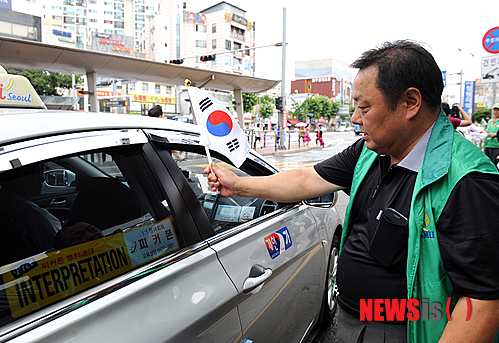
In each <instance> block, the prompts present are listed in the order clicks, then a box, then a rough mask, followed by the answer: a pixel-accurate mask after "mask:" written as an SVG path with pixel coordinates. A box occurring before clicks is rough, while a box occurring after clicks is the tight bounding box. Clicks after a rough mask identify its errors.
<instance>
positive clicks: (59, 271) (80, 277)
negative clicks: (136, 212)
mask: <svg viewBox="0 0 499 343" xmlns="http://www.w3.org/2000/svg"><path fill="white" fill-rule="evenodd" d="M178 248H179V245H178V240H177V237H176V234H175V231H174V230H173V226H172V221H171V217H169V218H166V219H164V220H162V221H159V222H156V223H153V224H150V225H145V226H142V227H139V228H136V229H133V230H130V231H127V232H125V233H122V232H119V233H116V234H113V235H109V236H106V237H103V238H100V239H97V240H93V241H90V242H86V243H83V244H79V245H75V246H71V247H67V248H64V249H60V250H57V251H52V252H47V253H42V254H38V255H35V256H32V257H30V258H27V259H24V260H21V261H18V262H15V263H12V264H9V265H5V266H1V267H0V272H1V274H2V278H3V286H2V288H3V292H2V293H3V294H5V295H6V296H7V300H8V303H9V307H10V310H11V314H12V317H14V318H17V317H19V316H22V315H25V314H28V313H31V312H33V311H35V310H38V309H40V308H43V307H45V306H47V305H50V304H52V303H54V302H56V301H58V300H61V299H63V298H66V297H68V296H71V295H73V294H75V293H78V292H80V291H83V290H85V289H88V288H90V287H92V286H95V285H97V284H100V283H102V282H104V281H106V280H109V279H111V278H113V277H115V276H118V275H121V274H123V273H125V272H128V271H130V270H132V269H133V268H134V267H135V266H137V265H139V264H141V263H145V262H148V261H150V260H152V259H154V258H156V257H159V256H162V255H165V254H166V253H170V252H172V251H175V250H177V249H178Z"/></svg>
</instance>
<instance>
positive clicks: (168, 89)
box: [165, 86, 172, 94]
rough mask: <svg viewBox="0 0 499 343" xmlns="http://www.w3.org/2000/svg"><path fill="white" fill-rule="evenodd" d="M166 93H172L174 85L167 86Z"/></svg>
mask: <svg viewBox="0 0 499 343" xmlns="http://www.w3.org/2000/svg"><path fill="white" fill-rule="evenodd" d="M165 93H166V94H172V86H165Z"/></svg>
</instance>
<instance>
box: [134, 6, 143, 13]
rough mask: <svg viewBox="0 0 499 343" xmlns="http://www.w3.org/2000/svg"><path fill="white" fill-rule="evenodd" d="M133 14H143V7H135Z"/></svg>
mask: <svg viewBox="0 0 499 343" xmlns="http://www.w3.org/2000/svg"><path fill="white" fill-rule="evenodd" d="M135 12H139V13H144V12H145V11H144V6H141V5H135Z"/></svg>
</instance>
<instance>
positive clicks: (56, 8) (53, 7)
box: [52, 6, 62, 10]
mask: <svg viewBox="0 0 499 343" xmlns="http://www.w3.org/2000/svg"><path fill="white" fill-rule="evenodd" d="M52 9H53V10H61V9H62V7H61V6H52Z"/></svg>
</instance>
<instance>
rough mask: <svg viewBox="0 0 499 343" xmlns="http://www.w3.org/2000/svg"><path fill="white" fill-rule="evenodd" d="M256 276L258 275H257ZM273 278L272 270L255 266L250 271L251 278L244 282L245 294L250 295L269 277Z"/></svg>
mask: <svg viewBox="0 0 499 343" xmlns="http://www.w3.org/2000/svg"><path fill="white" fill-rule="evenodd" d="M255 274H256V275H255ZM271 276H272V269H269V268H267V269H265V268H263V267H262V266H258V265H256V266H253V267H252V268H251V271H250V277H249V278H247V279H246V280H244V284H243V292H244V293H249V292H251V291H252V290H254V289H255V288H257V287H258V286H260V285H261V284H262V283H264V282H265V281H266V280H267V279H268V278H269V277H271Z"/></svg>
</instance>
